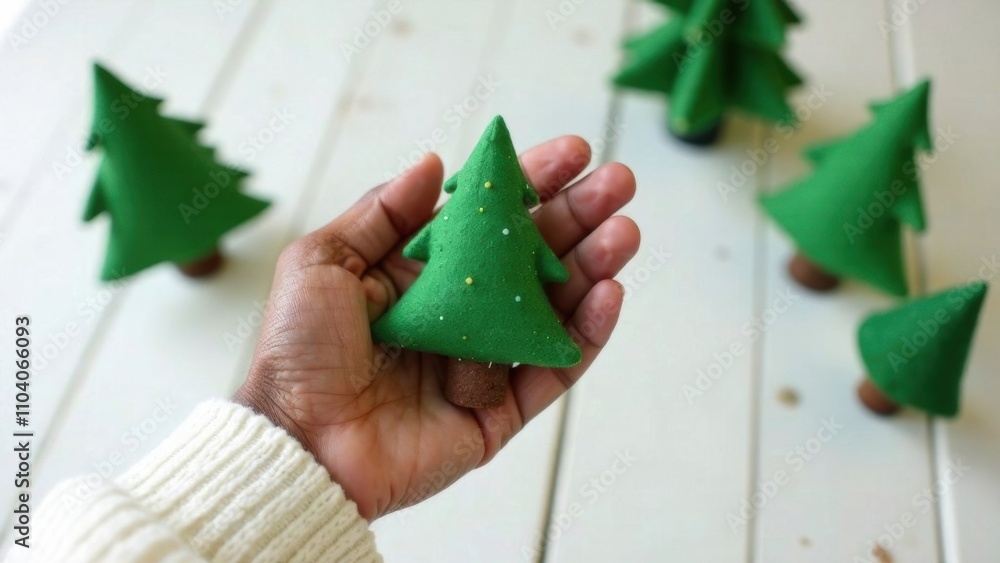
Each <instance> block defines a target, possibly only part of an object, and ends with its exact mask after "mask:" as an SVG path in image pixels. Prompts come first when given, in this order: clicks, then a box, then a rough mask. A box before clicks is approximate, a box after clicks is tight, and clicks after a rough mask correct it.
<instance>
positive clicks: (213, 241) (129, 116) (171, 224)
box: [83, 63, 268, 280]
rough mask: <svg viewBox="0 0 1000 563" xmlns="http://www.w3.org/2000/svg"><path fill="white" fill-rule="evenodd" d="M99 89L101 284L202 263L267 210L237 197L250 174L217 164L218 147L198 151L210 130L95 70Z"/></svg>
mask: <svg viewBox="0 0 1000 563" xmlns="http://www.w3.org/2000/svg"><path fill="white" fill-rule="evenodd" d="M94 82H95V91H94V119H93V124H92V126H91V132H90V138H89V140H88V142H87V148H88V149H89V150H93V149H96V148H100V149H101V150H102V151H103V156H104V158H103V159H102V160H101V164H100V168H99V169H98V173H97V179H96V181H95V182H94V185H93V188H92V189H91V191H90V196H89V197H88V198H87V204H86V208H85V210H84V214H83V218H84V220H85V221H90V220H92V219H94V218H95V217H97V216H98V215H100V214H101V213H105V212H107V213H108V214H109V215H110V217H111V234H110V236H109V239H108V245H107V254H106V256H105V260H104V267H103V269H102V271H101V279H103V280H113V279H118V278H123V277H126V276H130V275H132V274H135V273H137V272H139V271H141V270H143V269H145V268H148V267H150V266H153V265H154V264H158V263H160V262H187V261H190V260H195V259H198V258H202V257H204V256H205V255H207V254H209V253H211V252H212V250H213V249H214V248H215V247H216V246H217V245H218V242H219V239H220V238H221V237H222V235H223V234H224V233H226V232H227V231H229V230H231V229H233V228H234V227H236V226H237V225H239V224H241V223H243V222H244V221H246V220H248V219H250V218H251V217H253V216H255V215H257V214H258V213H260V212H261V211H263V210H264V209H265V208H267V206H268V203H267V202H266V201H263V200H260V199H257V198H253V197H250V196H247V195H244V194H242V193H241V192H240V191H239V185H240V182H241V181H242V180H243V178H245V177H246V176H247V173H246V172H244V171H242V170H238V169H235V168H231V167H229V166H225V165H223V164H219V163H218V162H216V161H215V152H214V150H213V149H212V148H210V147H206V146H203V145H200V144H198V142H197V139H196V138H195V135H196V134H197V133H198V131H199V130H200V129H201V128H202V127H204V124H202V123H197V122H192V121H186V120H182V119H173V118H169V117H163V116H161V115H160V114H159V113H158V109H159V106H160V104H162V100H159V99H156V98H152V97H147V96H144V95H142V94H140V93H139V92H137V91H135V90H133V89H132V88H130V87H129V86H127V85H126V84H125V83H123V82H122V81H121V80H119V79H118V78H116V77H115V76H114V75H113V74H111V73H110V72H109V71H108V70H107V69H105V68H104V67H102V66H101V65H99V64H96V63H95V64H94Z"/></svg>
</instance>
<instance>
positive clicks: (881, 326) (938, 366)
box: [858, 282, 986, 416]
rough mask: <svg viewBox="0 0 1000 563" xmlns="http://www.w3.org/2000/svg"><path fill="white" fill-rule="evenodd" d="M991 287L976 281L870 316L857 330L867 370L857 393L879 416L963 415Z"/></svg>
mask: <svg viewBox="0 0 1000 563" xmlns="http://www.w3.org/2000/svg"><path fill="white" fill-rule="evenodd" d="M985 297H986V284H985V283H983V282H974V283H971V284H968V285H963V286H958V287H954V288H951V289H948V290H946V291H942V292H940V293H936V294H934V295H930V296H927V297H922V298H920V299H915V300H913V301H910V302H909V303H906V304H905V305H903V306H901V307H898V308H896V309H893V310H891V311H887V312H884V313H878V314H875V315H872V316H870V317H868V319H867V320H865V322H864V323H863V324H862V325H861V329H860V330H859V331H858V344H859V345H860V347H861V356H862V358H863V359H864V362H865V366H867V368H868V378H865V379H864V380H863V381H862V382H861V385H860V386H859V388H858V396H859V397H860V399H861V401H862V402H863V403H864V404H865V406H867V407H868V408H869V409H871V410H872V411H874V412H876V413H878V414H892V413H893V412H895V411H896V410H898V408H899V405H901V404H902V405H910V406H913V407H916V408H918V409H921V410H923V411H927V412H929V413H932V414H936V415H941V416H955V415H956V414H958V405H959V391H960V384H961V379H962V373H963V372H964V370H965V364H966V360H967V359H968V357H969V348H970V347H971V346H972V337H973V334H974V333H975V330H976V321H977V320H978V318H979V311H980V309H981V308H982V306H983V300H984V298H985Z"/></svg>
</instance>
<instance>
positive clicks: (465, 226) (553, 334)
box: [372, 116, 581, 367]
mask: <svg viewBox="0 0 1000 563" xmlns="http://www.w3.org/2000/svg"><path fill="white" fill-rule="evenodd" d="M444 190H445V191H446V192H448V193H450V194H451V198H449V199H448V201H447V203H445V205H444V207H443V208H442V209H441V211H440V212H438V214H437V215H436V216H435V217H434V219H433V220H432V221H431V222H430V223H428V224H427V225H426V226H425V227H424V228H423V229H422V230H421V231H420V232H419V233H417V235H416V236H415V237H414V238H413V240H412V241H410V243H409V244H407V245H406V247H405V248H404V249H403V255H404V256H406V257H407V258H411V259H414V260H420V261H422V262H426V265H425V266H424V269H423V272H421V274H420V276H419V277H417V279H416V281H415V282H414V284H413V285H412V286H411V287H410V288H409V289H408V290H407V291H406V293H404V294H403V296H402V298H401V299H400V300H399V302H398V303H396V304H395V305H394V306H393V307H392V308H391V309H389V311H388V312H386V314H385V315H383V316H382V318H380V319H379V320H378V321H376V322H375V324H374V325H373V326H372V336H373V338H374V339H375V340H376V341H379V342H385V343H391V344H395V345H399V346H401V347H403V348H409V349H411V350H420V351H424V352H432V353H436V354H442V355H445V356H450V357H454V358H461V359H467V360H474V361H477V362H496V363H502V364H513V363H524V364H530V365H535V366H551V367H566V366H571V365H574V364H576V363H578V362H579V361H580V359H581V352H580V348H579V347H577V345H576V344H575V343H574V342H573V340H572V339H571V338H570V336H569V334H567V332H566V330H565V329H564V328H563V326H562V324H561V323H560V322H559V319H558V318H557V317H556V314H555V312H554V311H553V310H552V305H551V304H550V303H549V299H548V297H547V296H546V295H545V290H544V288H543V286H542V284H543V283H547V282H565V281H566V280H567V279H569V273H568V272H567V271H566V268H565V267H564V266H563V265H562V263H561V262H560V261H559V258H558V257H557V256H556V255H555V253H554V252H552V250H551V249H550V248H549V247H548V246H547V245H546V244H545V241H544V240H543V239H542V235H541V234H540V233H539V232H538V229H537V228H536V227H535V224H534V222H533V221H532V219H531V215H530V214H529V213H528V207H529V206H533V205H536V204H537V203H538V194H537V193H536V192H535V190H534V188H532V187H531V185H530V184H528V181H527V178H525V176H524V172H522V171H521V165H520V163H519V162H518V159H517V154H516V153H515V151H514V144H513V142H512V141H511V138H510V133H509V132H508V131H507V126H506V125H505V124H504V121H503V118H501V117H500V116H497V117H495V118H494V119H493V121H492V122H491V123H490V125H489V127H487V128H486V132H485V133H483V136H482V137H481V138H480V139H479V143H478V144H477V145H476V148H475V149H474V150H473V151H472V155H471V156H469V159H468V160H467V161H466V163H465V165H464V166H462V169H461V170H459V171H458V173H457V174H455V176H453V177H452V178H451V179H449V180H448V181H447V182H446V183H445V186H444Z"/></svg>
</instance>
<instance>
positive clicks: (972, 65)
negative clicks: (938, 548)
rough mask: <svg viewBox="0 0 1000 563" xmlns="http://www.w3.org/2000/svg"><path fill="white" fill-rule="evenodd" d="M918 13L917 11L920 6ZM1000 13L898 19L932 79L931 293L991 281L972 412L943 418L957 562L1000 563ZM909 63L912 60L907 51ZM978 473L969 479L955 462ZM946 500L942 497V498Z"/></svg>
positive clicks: (968, 407)
mask: <svg viewBox="0 0 1000 563" xmlns="http://www.w3.org/2000/svg"><path fill="white" fill-rule="evenodd" d="M914 8H916V9H914ZM997 15H1000V10H998V6H997V5H996V4H995V3H993V2H985V1H976V2H966V3H962V4H961V5H958V6H955V5H943V4H942V5H937V4H936V3H934V2H926V3H915V5H914V6H905V5H902V3H900V5H899V10H898V13H897V15H896V20H895V22H900V23H899V25H898V30H894V31H893V33H899V34H900V35H902V36H903V37H904V38H905V39H911V40H912V42H913V43H912V47H913V51H912V53H911V56H912V58H911V59H910V61H907V62H906V63H905V64H904V65H903V72H904V73H905V72H906V67H907V66H909V67H911V68H912V69H913V72H912V74H911V75H910V76H902V77H901V78H902V79H903V80H906V81H907V82H910V83H912V81H913V80H915V79H916V78H917V77H922V76H930V77H932V78H933V81H934V84H933V87H932V91H931V106H932V113H931V123H932V126H933V129H934V131H935V134H936V135H939V134H943V135H946V136H947V137H950V139H948V138H945V137H942V138H940V139H938V140H937V144H938V147H937V149H938V152H937V158H936V159H935V160H933V161H931V160H928V161H926V163H925V167H924V168H923V174H924V181H925V189H924V200H925V204H926V206H927V212H928V225H929V228H928V231H927V235H926V236H925V237H924V241H923V255H924V261H925V264H926V266H925V268H926V274H927V284H926V285H927V290H928V291H937V290H940V289H943V288H945V287H950V286H953V285H956V284H959V283H964V282H967V281H969V280H971V279H977V278H978V279H983V280H985V281H986V282H987V283H990V284H991V285H992V287H990V290H989V293H987V296H986V303H985V304H984V306H983V310H982V313H981V317H980V325H979V330H978V331H977V335H976V339H975V342H974V344H973V351H972V356H971V358H970V362H969V366H968V370H967V372H966V375H965V380H964V386H963V387H964V388H963V391H962V411H961V413H960V415H959V417H958V418H957V419H955V420H954V421H946V420H943V419H938V420H936V421H935V425H936V430H937V431H936V432H935V435H936V437H937V460H936V461H937V474H936V477H937V481H935V483H934V484H935V487H934V489H935V490H939V491H942V492H943V494H942V495H941V496H940V497H937V496H933V497H932V498H934V499H935V500H936V501H938V502H935V503H934V504H935V505H936V507H937V508H938V509H939V510H940V511H941V512H942V524H943V537H944V550H943V551H944V555H945V560H946V561H948V562H951V563H957V562H960V561H961V562H969V563H974V562H977V561H991V560H995V559H996V557H997V553H998V552H1000V536H998V534H997V526H996V522H998V521H1000V412H998V411H997V404H998V397H1000V378H998V377H997V375H998V373H997V372H998V366H1000V347H998V346H997V343H998V342H1000V294H998V291H1000V285H998V283H997V282H998V281H1000V279H998V278H997V266H996V260H997V259H998V258H1000V228H998V227H997V220H998V217H1000V197H998V196H997V178H1000V162H998V160H997V157H996V147H997V124H998V123H1000V107H998V106H997V97H996V92H997V91H1000V67H998V66H997V65H996V64H989V63H986V64H984V63H985V62H986V60H988V59H989V58H990V56H992V55H995V54H996V53H998V52H1000V36H998V35H997V33H996V30H995V29H994V27H993V26H992V24H991V22H992V21H995V20H996V16H997ZM900 55H901V56H902V57H905V56H906V55H907V54H906V53H901V54H900ZM959 461H960V462H961V464H960V465H963V466H967V467H968V468H969V469H968V470H967V471H963V474H962V475H961V476H959V474H958V473H957V472H956V471H955V470H952V471H950V472H949V471H948V469H947V468H948V466H949V464H952V463H954V464H955V466H956V467H957V466H958V465H959V463H958V462H959ZM938 499H940V500H938Z"/></svg>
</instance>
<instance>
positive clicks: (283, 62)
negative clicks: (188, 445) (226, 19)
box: [38, 0, 370, 490]
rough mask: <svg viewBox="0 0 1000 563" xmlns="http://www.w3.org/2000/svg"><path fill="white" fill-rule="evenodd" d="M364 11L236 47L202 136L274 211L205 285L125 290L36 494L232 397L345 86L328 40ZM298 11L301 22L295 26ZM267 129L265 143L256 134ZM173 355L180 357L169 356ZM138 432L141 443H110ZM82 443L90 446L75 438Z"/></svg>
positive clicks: (316, 4) (280, 29)
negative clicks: (163, 409)
mask: <svg viewBox="0 0 1000 563" xmlns="http://www.w3.org/2000/svg"><path fill="white" fill-rule="evenodd" d="M369 6H370V5H362V4H361V3H357V4H355V5H353V6H352V8H351V10H349V11H345V10H344V9H343V8H342V7H335V6H333V5H330V4H328V3H322V2H320V1H319V0H302V1H297V2H284V3H282V4H280V5H274V6H272V7H269V8H268V9H267V12H266V14H265V15H266V19H264V21H263V22H262V23H261V27H260V29H259V30H258V31H256V33H255V34H254V35H255V37H254V40H253V42H252V43H250V44H249V45H247V44H244V45H241V48H242V50H243V52H242V53H241V57H239V58H237V59H235V60H230V61H229V63H230V64H232V65H234V67H235V69H236V71H235V72H236V73H237V74H236V75H235V76H234V77H233V79H232V81H231V82H230V83H229V84H227V85H225V93H224V95H222V96H220V100H221V102H220V103H221V106H220V108H219V110H218V111H217V112H211V113H210V115H208V118H209V119H210V122H211V123H212V124H213V125H212V130H211V131H210V132H209V134H208V137H209V138H211V139H214V140H216V141H218V146H219V147H220V148H221V149H222V151H221V152H222V153H223V155H225V154H227V153H228V154H232V155H239V156H241V157H240V158H234V159H233V160H236V161H242V163H243V164H245V165H247V166H248V167H252V169H253V170H254V171H255V172H256V175H255V176H254V177H253V180H252V181H251V182H249V185H248V186H247V190H248V191H249V192H252V193H255V194H261V195H263V196H264V197H270V198H272V199H273V200H274V201H275V207H274V208H272V209H271V210H270V211H269V213H268V214H267V216H266V217H264V218H262V219H261V220H260V221H258V222H256V223H255V224H254V225H253V228H249V227H248V228H247V229H241V230H239V231H237V232H236V233H234V234H233V236H232V237H231V238H229V239H228V240H227V242H226V243H225V244H224V247H225V248H226V249H227V255H228V256H229V257H230V262H229V264H228V267H227V268H225V269H224V270H223V272H221V274H220V275H219V276H217V277H215V278H213V280H212V281H206V282H205V283H194V282H190V281H185V280H183V279H181V278H180V277H179V276H178V274H177V273H176V272H174V271H173V270H172V269H171V268H161V269H158V270H156V271H150V272H147V273H146V274H144V275H143V276H141V278H139V279H137V280H135V282H134V283H133V285H132V286H131V287H130V289H129V293H128V295H127V296H121V297H119V299H121V300H122V303H121V304H120V309H119V311H118V312H117V314H116V315H115V317H114V318H113V319H112V320H111V323H110V326H109V327H108V328H107V329H106V330H105V333H104V334H103V335H102V338H101V341H100V348H99V349H98V350H96V351H95V352H94V354H93V356H92V359H91V361H90V362H89V363H88V364H87V365H86V366H85V369H86V371H85V372H84V373H81V374H78V375H77V377H78V378H81V379H82V381H80V382H79V383H78V384H77V389H76V390H75V395H76V396H75V398H74V404H73V405H72V407H71V408H70V409H69V410H68V412H66V413H64V414H63V419H62V427H63V428H64V429H65V430H64V431H63V432H61V433H60V434H59V435H58V436H56V437H55V440H54V442H53V443H52V444H50V447H49V455H48V457H47V459H46V462H45V465H44V467H43V468H42V469H43V472H42V473H41V475H40V479H39V481H38V487H39V489H41V490H44V488H45V487H48V486H51V485H52V484H54V482H55V481H56V480H58V479H60V478H63V477H66V476H68V475H72V474H76V473H80V472H82V471H87V470H88V469H89V468H91V467H92V465H93V464H95V463H100V462H101V461H102V460H105V459H109V457H110V452H114V451H120V452H121V453H122V454H123V455H122V458H121V459H122V460H123V461H122V462H121V463H120V464H119V466H118V467H115V468H114V469H115V473H116V474H117V473H118V472H119V471H120V470H121V469H122V468H124V467H125V466H127V464H129V463H130V462H132V461H134V460H135V459H137V458H138V457H139V456H141V455H142V454H143V453H145V452H146V451H148V450H149V449H150V448H152V447H153V446H154V445H155V444H156V443H157V442H158V441H159V440H160V439H162V438H163V437H164V436H165V435H166V434H167V433H168V432H169V431H170V429H171V428H172V427H173V426H175V425H176V424H178V423H179V422H180V421H181V420H183V418H184V416H186V414H187V413H188V412H190V410H191V409H192V408H193V407H194V405H196V404H197V403H199V402H201V401H202V400H204V399H206V398H208V397H213V396H226V395H228V394H229V393H230V392H231V388H230V387H231V385H232V382H233V380H234V377H233V376H234V374H235V373H237V372H238V371H241V370H242V368H243V367H244V366H243V363H244V358H245V357H246V356H247V355H248V353H249V350H250V349H251V348H252V346H253V343H254V337H253V335H248V334H246V332H241V331H243V330H244V329H243V328H241V326H240V325H241V323H245V324H246V325H247V326H249V327H250V328H255V327H256V325H257V324H258V323H259V313H260V310H261V309H262V308H263V303H264V302H265V300H266V297H267V291H268V288H269V285H270V279H271V275H272V273H273V269H274V263H275V260H276V259H277V255H278V253H279V252H280V250H281V248H282V247H283V241H284V240H285V239H286V238H287V235H288V232H289V230H290V229H291V228H292V225H293V223H292V221H293V217H294V210H295V208H296V207H297V204H298V202H299V198H300V196H301V195H302V193H303V192H304V191H305V189H306V185H307V176H308V171H309V166H308V157H307V158H303V154H305V155H313V154H316V152H317V149H318V148H319V145H320V143H321V140H322V138H323V132H324V131H325V129H326V128H327V127H328V126H331V125H332V124H331V123H330V119H329V118H330V116H331V114H332V113H333V110H334V107H335V105H336V100H337V96H338V94H339V93H340V91H341V90H342V85H343V83H344V81H345V80H346V79H347V78H348V76H349V72H348V71H349V65H348V64H347V61H345V60H344V59H343V57H342V56H341V52H340V45H339V42H338V41H334V40H333V38H339V37H342V36H344V35H345V34H347V33H348V31H349V30H350V29H351V28H352V27H353V26H355V25H360V24H362V23H363V20H364V18H365V16H366V15H367V9H368V7H369ZM303 13H309V14H310V17H309V18H303V17H301V15H302V14H303ZM191 16H194V14H191ZM177 17H179V15H174V16H173V18H177ZM175 21H176V19H175ZM160 48H161V49H162V47H160ZM316 69H323V72H316V71H315V70H316ZM203 92H205V91H204V90H203ZM275 115H283V116H285V121H287V123H282V122H281V120H280V119H279V120H277V121H275V120H273V119H272V118H273V117H274V116H275ZM265 129H269V130H270V131H271V133H267V134H262V132H263V131H264V130H265ZM279 129H280V130H279ZM252 136H255V137H258V138H259V139H261V143H262V144H261V146H262V148H260V149H257V153H256V154H254V155H253V156H252V157H251V156H250V152H249V149H248V148H247V147H252V146H253V145H251V144H248V143H249V141H248V139H249V138H250V137H252ZM271 138H273V140H271V141H270V142H264V140H266V139H271ZM233 339H236V340H239V341H240V342H239V343H238V344H234V341H233ZM164 342H171V343H172V344H171V345H170V346H165V345H164V344H163V343H164ZM178 349H182V350H184V351H185V353H183V354H177V353H176V350H178ZM138 366H142V368H141V371H138V372H137V367H138ZM101 403H111V404H115V405H116V407H115V409H114V410H113V411H111V412H107V413H104V414H103V415H102V416H99V417H95V416H93V411H92V410H91V408H90V405H95V404H101ZM164 404H169V405H171V406H172V408H173V411H172V412H170V413H169V416H167V417H166V420H161V421H157V423H156V424H155V425H149V426H148V427H147V429H146V430H143V429H142V427H141V423H142V421H144V420H145V419H146V418H147V417H150V416H151V415H152V414H153V413H154V411H155V409H156V407H157V406H158V405H159V406H162V405H164ZM136 424H140V432H139V434H140V435H141V436H142V437H141V438H139V439H138V440H129V441H128V443H126V440H125V439H124V438H121V439H120V437H121V436H122V433H123V432H126V431H129V429H132V428H133V427H134V426H135V425H136ZM81 435H87V436H92V437H93V438H92V439H88V440H80V436H81ZM147 436H148V438H147Z"/></svg>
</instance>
